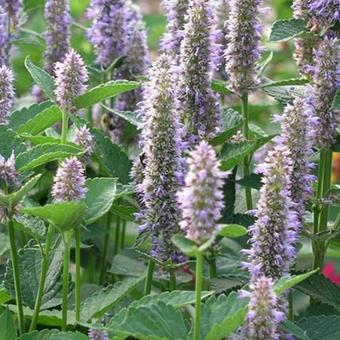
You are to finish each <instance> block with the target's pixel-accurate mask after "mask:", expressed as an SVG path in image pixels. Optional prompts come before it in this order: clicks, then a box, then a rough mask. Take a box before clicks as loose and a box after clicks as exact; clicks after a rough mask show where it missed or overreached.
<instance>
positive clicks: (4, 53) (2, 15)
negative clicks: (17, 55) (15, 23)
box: [0, 6, 10, 66]
mask: <svg viewBox="0 0 340 340" xmlns="http://www.w3.org/2000/svg"><path fill="white" fill-rule="evenodd" d="M8 25H9V20H8V14H7V12H6V11H5V9H4V8H3V7H2V6H0V66H2V65H7V64H8V57H9V49H10V36H9V30H8V27H9V26H8Z"/></svg>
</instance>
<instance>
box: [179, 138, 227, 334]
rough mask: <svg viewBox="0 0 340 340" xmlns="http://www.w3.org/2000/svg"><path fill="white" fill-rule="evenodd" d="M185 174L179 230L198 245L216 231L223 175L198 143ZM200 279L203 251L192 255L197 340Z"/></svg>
mask: <svg viewBox="0 0 340 340" xmlns="http://www.w3.org/2000/svg"><path fill="white" fill-rule="evenodd" d="M187 162H188V167H189V169H188V173H187V175H186V177H185V185H184V188H183V189H182V190H180V191H179V192H178V201H179V204H180V209H181V213H182V221H181V222H180V227H181V229H182V230H183V232H184V233H185V234H186V237H187V238H189V239H191V240H193V241H194V242H196V243H197V244H198V245H202V244H203V243H204V242H205V241H207V240H209V239H210V238H211V237H212V236H213V235H214V234H215V233H216V229H217V225H216V222H217V220H218V219H219V218H220V217H221V211H222V209H223V207H224V203H223V192H222V187H223V180H224V178H225V177H226V174H225V173H223V172H222V171H220V170H219V162H218V160H217V157H216V154H215V151H214V149H213V148H212V147H211V146H210V145H209V144H208V143H206V142H205V141H202V142H201V143H200V144H199V145H197V147H196V148H195V149H194V150H193V151H192V152H191V154H190V157H189V159H188V161H187ZM202 280H203V251H201V250H198V251H197V252H196V289H195V294H196V299H195V301H196V304H195V325H194V335H193V339H194V340H198V339H200V329H201V290H202Z"/></svg>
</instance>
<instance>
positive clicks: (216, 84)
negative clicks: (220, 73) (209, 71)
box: [211, 79, 232, 96]
mask: <svg viewBox="0 0 340 340" xmlns="http://www.w3.org/2000/svg"><path fill="white" fill-rule="evenodd" d="M211 89H212V90H213V91H215V92H217V93H219V94H221V95H223V96H225V95H227V94H230V93H232V92H231V90H229V89H228V88H227V86H226V83H225V82H223V81H222V80H219V79H213V81H212V83H211Z"/></svg>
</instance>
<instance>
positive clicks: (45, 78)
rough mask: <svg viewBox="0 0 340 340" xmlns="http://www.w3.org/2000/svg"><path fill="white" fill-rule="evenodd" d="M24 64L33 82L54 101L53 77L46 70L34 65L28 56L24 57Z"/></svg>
mask: <svg viewBox="0 0 340 340" xmlns="http://www.w3.org/2000/svg"><path fill="white" fill-rule="evenodd" d="M25 66H26V68H27V70H28V72H29V73H30V75H31V76H32V78H33V79H34V81H35V83H36V84H37V85H39V87H40V88H41V89H42V90H43V91H44V92H45V94H46V95H47V97H48V98H50V99H51V100H53V101H54V79H53V77H52V76H50V75H49V74H48V73H47V72H46V71H44V70H42V69H41V68H40V67H38V66H36V65H34V64H33V63H32V61H31V59H30V57H29V56H27V57H26V60H25Z"/></svg>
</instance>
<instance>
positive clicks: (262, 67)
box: [259, 51, 274, 75]
mask: <svg viewBox="0 0 340 340" xmlns="http://www.w3.org/2000/svg"><path fill="white" fill-rule="evenodd" d="M273 56H274V53H273V51H269V54H268V56H267V58H266V59H265V60H263V61H261V62H260V63H259V74H260V75H262V74H263V73H264V71H265V69H266V68H267V66H268V65H269V63H270V62H271V61H272V60H273Z"/></svg>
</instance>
